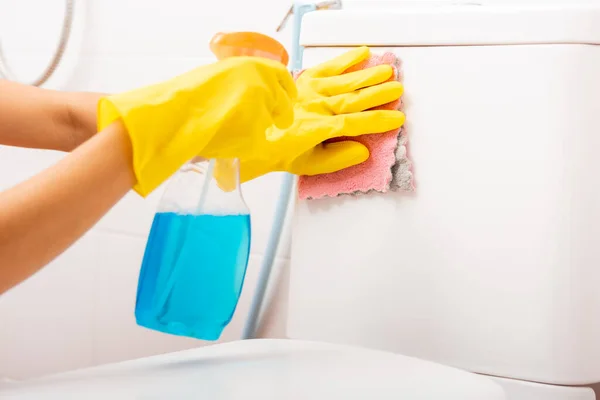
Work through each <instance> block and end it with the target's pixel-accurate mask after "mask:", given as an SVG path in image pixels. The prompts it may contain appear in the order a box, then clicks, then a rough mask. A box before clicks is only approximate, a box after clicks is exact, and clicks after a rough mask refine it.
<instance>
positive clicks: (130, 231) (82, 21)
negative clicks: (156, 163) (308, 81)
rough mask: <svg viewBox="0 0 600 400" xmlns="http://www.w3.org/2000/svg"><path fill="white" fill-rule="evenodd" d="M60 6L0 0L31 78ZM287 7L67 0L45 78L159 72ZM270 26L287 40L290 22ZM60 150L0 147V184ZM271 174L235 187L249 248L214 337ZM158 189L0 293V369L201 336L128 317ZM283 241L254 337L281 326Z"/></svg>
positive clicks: (57, 83)
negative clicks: (56, 63) (69, 14)
mask: <svg viewBox="0 0 600 400" xmlns="http://www.w3.org/2000/svg"><path fill="white" fill-rule="evenodd" d="M63 4H64V1H63V0H0V40H1V41H2V47H3V49H4V50H5V51H6V55H7V56H8V58H9V59H10V65H11V66H12V67H13V69H14V70H15V71H17V72H18V75H19V77H20V78H21V79H24V80H28V79H32V78H33V77H35V76H36V75H37V74H38V73H39V71H41V69H42V68H43V67H44V66H45V64H46V62H47V60H48V59H49V57H50V54H51V52H52V50H53V48H54V46H55V43H56V40H57V37H58V36H57V35H58V33H59V29H60V24H61V21H62V13H63V10H64V9H63V7H64V6H63ZM288 5H289V3H288V2H287V1H285V0H252V1H246V0H221V1H214V2H213V1H198V0H170V1H168V2H167V1H164V0H76V10H75V12H76V14H75V26H74V29H73V37H72V41H71V43H70V45H69V48H68V50H67V53H66V56H65V60H64V63H63V64H62V66H61V67H60V69H59V70H58V71H57V73H56V75H55V77H54V78H53V79H52V80H51V81H50V82H49V84H48V87H51V88H58V89H63V90H90V91H103V92H115V91H122V90H127V89H130V88H133V87H136V86H139V85H144V84H147V83H151V82H154V81H158V80H161V79H165V78H168V77H170V76H172V75H175V74H178V73H180V72H183V71H186V70H188V69H190V68H193V67H195V66H197V65H199V64H203V63H206V62H209V61H211V60H212V59H213V58H212V56H211V54H210V52H209V50H208V48H207V43H208V41H209V39H210V37H211V36H212V34H213V33H215V32H217V31H226V30H254V31H260V32H263V33H267V34H271V35H273V29H274V28H275V27H276V26H277V24H278V22H279V19H280V18H281V16H282V15H283V14H284V13H285V11H286V8H287V6H288ZM250 16H251V17H250ZM274 36H275V37H277V38H278V39H279V40H281V41H282V42H283V43H284V44H286V45H287V44H288V41H289V31H288V33H285V34H283V35H274ZM0 95H2V94H1V93H0ZM62 156H63V155H62V154H61V153H56V152H49V151H33V150H20V149H14V148H7V147H3V148H0V190H2V189H5V188H7V187H10V186H12V185H14V184H15V183H17V182H19V181H21V180H23V179H26V178H27V177H29V176H31V175H32V174H35V173H36V172H37V171H39V170H41V169H43V168H45V167H46V166H48V165H51V164H52V163H54V162H56V161H57V160H58V159H60V157H62ZM279 180H280V176H279V175H277V174H273V175H271V176H267V177H264V178H261V179H258V180H256V181H254V182H251V183H248V184H246V185H245V186H244V188H243V190H244V195H245V198H246V200H247V202H248V204H249V206H250V208H251V210H252V218H253V221H252V222H253V243H252V257H251V261H250V265H249V271H248V277H247V280H246V286H245V288H244V292H243V295H242V299H241V302H240V305H239V307H238V310H237V312H236V315H235V317H234V320H233V322H232V323H231V325H230V326H229V327H228V328H227V330H226V332H225V333H224V335H223V339H222V340H233V339H236V338H238V337H239V335H240V333H241V330H242V326H243V323H244V319H245V317H246V314H247V311H248V308H249V304H250V299H251V296H252V294H253V290H254V285H255V283H256V277H257V274H258V268H259V266H260V263H261V261H262V257H261V253H262V252H263V251H264V248H265V245H266V239H267V235H268V233H269V229H270V225H271V222H272V216H273V209H274V205H275V202H276V199H277V193H278V186H279ZM159 197H160V190H159V191H157V193H156V194H154V195H152V196H150V197H149V198H148V199H146V200H142V199H140V198H139V197H138V196H136V195H134V194H130V195H128V196H127V197H126V198H125V199H123V200H122V201H121V202H120V203H119V204H118V205H117V206H116V207H115V208H114V209H113V210H112V211H111V212H110V213H109V214H108V215H107V216H106V217H105V218H104V219H103V220H102V221H101V222H99V224H98V225H97V226H96V227H95V228H94V229H93V230H92V231H91V232H90V233H89V234H87V235H86V236H85V237H84V238H83V239H81V240H80V241H79V242H78V243H77V244H76V245H75V246H73V247H72V248H71V249H70V250H68V251H67V252H66V253H65V254H64V255H62V256H61V257H59V258H58V259H57V260H55V261H54V262H53V263H52V264H51V265H49V266H48V267H47V268H45V269H44V270H43V271H41V272H40V273H39V274H37V275H36V276H34V277H33V278H32V279H30V280H29V281H27V282H25V283H24V284H22V285H21V286H19V287H17V288H16V289H14V290H12V291H11V292H9V293H7V294H6V295H4V296H3V297H1V298H0V377H1V376H9V377H13V378H19V379H21V378H27V377H32V376H37V375H41V374H48V373H55V372H59V371H63V370H67V369H72V368H80V367H86V366H91V365H95V364H98V363H105V362H111V361H118V360H123V359H128V358H133V357H139V356H144V355H151V354H156V353H162V352H168V351H175V350H180V349H185V348H189V347H194V346H200V345H204V344H205V343H202V342H199V341H195V340H189V339H184V338H178V337H172V336H168V335H163V334H158V333H155V332H151V331H148V330H145V329H143V328H140V327H137V326H136V324H135V320H134V317H133V305H134V298H135V290H136V284H137V274H138V270H139V266H140V262H141V257H142V254H143V250H144V246H145V239H146V235H147V232H148V229H149V227H150V223H151V221H152V217H153V213H154V209H155V207H156V204H157V202H158V199H159ZM288 243H289V235H286V238H285V239H284V242H283V246H282V249H281V252H280V254H279V257H280V258H279V259H278V262H277V264H276V266H275V274H274V275H275V276H274V280H273V282H275V284H274V285H272V287H271V288H270V292H269V293H270V294H269V296H268V297H269V301H268V302H269V304H270V307H269V308H268V309H267V311H266V313H265V314H266V318H265V323H264V324H263V325H262V326H261V335H263V336H282V335H283V333H284V326H285V321H284V317H285V304H286V302H285V298H286V291H287V283H286V279H287V276H288V274H287V268H288V262H287V258H288V257H289V250H288Z"/></svg>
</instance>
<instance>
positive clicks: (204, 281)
mask: <svg viewBox="0 0 600 400" xmlns="http://www.w3.org/2000/svg"><path fill="white" fill-rule="evenodd" d="M217 177H218V179H217ZM250 228H251V225H250V211H249V209H248V206H247V205H246V203H245V202H244V199H243V196H242V193H241V190H240V183H239V165H238V160H237V159H231V160H203V159H200V158H197V159H195V160H193V161H192V162H189V163H187V164H185V165H184V166H183V167H182V168H181V169H180V171H179V172H178V173H177V174H175V175H174V177H173V178H172V179H171V180H170V181H169V183H168V186H167V188H166V191H165V193H164V195H163V198H162V199H161V202H160V205H159V208H158V210H157V213H156V215H155V217H154V221H153V223H152V228H151V231H150V235H149V237H148V243H147V245H146V252H145V254H144V260H143V263H142V268H141V271H140V278H139V282H138V294H137V299H136V309H135V316H136V320H137V323H138V324H139V325H141V326H144V327H147V328H150V329H154V330H158V331H161V332H165V333H170V334H174V335H182V336H190V337H194V338H198V339H203V340H217V339H218V338H219V337H220V335H221V332H222V331H223V329H224V328H225V326H227V324H228V323H229V321H230V320H231V317H232V316H233V313H234V311H235V308H236V306H237V302H238V299H239V296H240V293H241V290H242V286H243V283H244V277H245V274H246V267H247V264H248V257H249V253H250V232H251V229H250Z"/></svg>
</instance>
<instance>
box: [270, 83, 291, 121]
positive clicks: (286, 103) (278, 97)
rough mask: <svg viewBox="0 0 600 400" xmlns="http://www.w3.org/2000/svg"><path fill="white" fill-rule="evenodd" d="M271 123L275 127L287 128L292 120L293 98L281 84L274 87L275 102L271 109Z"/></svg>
mask: <svg viewBox="0 0 600 400" xmlns="http://www.w3.org/2000/svg"><path fill="white" fill-rule="evenodd" d="M271 117H272V118H273V124H275V126H276V127H277V128H280V129H285V128H288V127H289V126H290V125H292V123H293V122H294V98H293V97H292V96H290V93H289V92H288V91H286V90H285V88H284V87H283V85H277V87H276V88H275V103H274V107H273V109H272V110H271Z"/></svg>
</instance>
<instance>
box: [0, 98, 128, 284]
mask: <svg viewBox="0 0 600 400" xmlns="http://www.w3.org/2000/svg"><path fill="white" fill-rule="evenodd" d="M1 108H2V107H0V109H1ZM2 130H3V128H2V127H0V132H1V131H2ZM40 140H41V139H40ZM48 143H49V142H48ZM56 143H58V142H56ZM134 184H135V176H134V174H133V166H132V149H131V142H130V141H129V137H128V135H127V132H126V131H125V128H124V126H123V124H122V123H121V122H120V121H119V122H116V123H114V124H112V125H110V126H109V127H108V128H107V129H106V130H104V131H103V132H100V133H98V134H96V135H94V136H93V137H92V138H91V139H89V140H88V141H86V142H85V143H84V144H82V145H81V146H79V147H78V148H77V149H75V150H74V151H73V152H71V153H70V154H68V155H67V156H66V157H64V158H63V159H62V160H61V161H60V162H58V163H57V164H56V165H54V166H52V167H50V168H48V169H47V170H45V171H43V172H41V173H39V174H38V175H36V176H34V177H32V178H31V179H29V180H27V181H25V182H23V183H21V184H19V185H17V186H15V187H13V188H11V189H9V190H6V191H4V192H1V193H0V294H2V293H4V292H6V291H7V290H9V289H10V288H12V287H13V286H15V285H17V284H18V283H20V282H22V281H23V280H25V279H27V278H28V277H30V276H31V275H33V274H35V273H36V272H37V271H39V270H40V269H41V268H42V267H43V266H45V265H46V264H47V263H49V262H50V261H52V260H53V259H54V258H55V257H57V256H58V255H59V254H61V253H62V252H63V251H65V250H66V249H67V248H68V247H69V246H71V245H72V244H73V243H74V242H75V241H76V240H77V239H79V238H80V237H81V236H82V235H83V234H84V233H85V232H87V231H88V230H89V229H90V228H91V227H92V226H93V225H94V224H95V223H96V222H98V220H99V219H100V218H101V217H102V216H103V215H104V214H105V213H106V212H107V211H108V210H110V208H111V207H112V206H113V205H114V204H116V203H117V202H118V201H119V200H120V199H121V198H122V197H123V196H124V195H125V194H126V193H127V192H128V191H129V190H130V189H131V188H132V187H133V185H134Z"/></svg>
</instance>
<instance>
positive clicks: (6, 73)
mask: <svg viewBox="0 0 600 400" xmlns="http://www.w3.org/2000/svg"><path fill="white" fill-rule="evenodd" d="M74 3H75V0H66V4H65V18H64V20H63V26H62V32H61V35H60V41H59V42H58V46H57V47H56V51H55V52H54V56H53V57H52V60H51V61H50V64H48V66H47V67H46V69H45V70H44V72H43V73H42V74H41V75H40V77H39V78H37V79H36V80H34V81H33V82H30V83H27V82H23V83H27V84H29V85H32V86H42V85H43V84H44V83H46V81H47V80H48V79H50V77H51V76H52V74H54V71H56V68H57V67H58V65H59V64H60V61H61V60H62V57H63V54H64V53H65V49H66V47H67V42H68V41H69V37H70V36H71V27H72V25H73V8H74ZM0 77H2V78H5V79H9V80H11V81H18V78H17V77H16V76H15V75H14V74H13V73H12V71H11V70H10V68H9V67H8V64H7V62H6V57H5V56H4V52H3V51H2V44H1V43H0Z"/></svg>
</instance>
